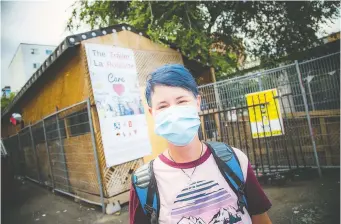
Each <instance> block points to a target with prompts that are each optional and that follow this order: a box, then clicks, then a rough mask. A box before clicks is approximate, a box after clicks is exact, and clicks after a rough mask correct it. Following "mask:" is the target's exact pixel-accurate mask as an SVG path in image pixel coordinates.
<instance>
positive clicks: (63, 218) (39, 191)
mask: <svg viewBox="0 0 341 224" xmlns="http://www.w3.org/2000/svg"><path fill="white" fill-rule="evenodd" d="M264 190H265V192H266V194H267V195H268V197H269V198H270V200H271V202H272V204H273V206H272V208H271V210H270V211H269V215H270V217H271V219H272V222H273V223H274V224H301V223H302V224H305V223H309V224H324V223H328V224H334V223H335V224H336V223H340V222H339V220H340V212H339V211H340V176H339V172H337V173H333V174H330V175H325V177H324V178H323V179H319V178H310V180H298V181H292V182H287V183H286V184H285V185H284V186H268V185H267V186H264ZM1 221H2V222H1V223H3V224H12V223H13V224H14V223H15V224H17V223H25V224H33V223H34V224H40V223H49V224H50V223H52V224H53V223H60V224H70V223H98V224H101V223H112V224H115V223H123V224H124V223H128V210H127V206H124V207H123V209H122V211H121V214H120V215H103V214H102V213H101V209H100V207H98V206H92V205H89V204H86V203H80V202H75V201H74V200H73V199H72V198H70V197H66V196H63V195H60V194H53V193H52V192H51V191H50V190H48V189H45V188H43V187H41V186H39V185H37V184H35V183H32V182H29V181H27V180H20V181H16V189H15V194H14V195H13V196H12V197H11V198H10V200H8V201H2V216H1Z"/></svg>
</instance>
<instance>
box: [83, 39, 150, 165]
mask: <svg viewBox="0 0 341 224" xmlns="http://www.w3.org/2000/svg"><path fill="white" fill-rule="evenodd" d="M85 49H86V55H87V61H88V68H89V73H90V79H91V84H92V90H93V93H94V98H95V102H96V108H97V111H98V116H99V122H100V130H101V134H102V142H103V147H104V155H105V159H106V163H107V167H111V166H114V165H118V164H122V163H125V162H128V161H131V160H134V159H138V158H141V157H143V156H146V155H148V154H150V153H151V144H150V141H149V137H148V130H147V121H146V117H145V114H144V108H143V104H142V100H141V96H140V90H139V84H138V78H137V71H136V64H135V57H134V52H133V51H132V50H130V49H126V48H120V47H113V46H109V45H99V44H85ZM137 146H138V147H137Z"/></svg>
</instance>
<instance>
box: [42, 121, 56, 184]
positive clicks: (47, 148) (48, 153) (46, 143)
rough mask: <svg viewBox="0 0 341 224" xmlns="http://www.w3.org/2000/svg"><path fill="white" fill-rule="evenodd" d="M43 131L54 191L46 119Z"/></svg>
mask: <svg viewBox="0 0 341 224" xmlns="http://www.w3.org/2000/svg"><path fill="white" fill-rule="evenodd" d="M43 131H44V138H45V147H46V152H47V158H48V160H49V170H50V174H51V184H52V189H53V190H54V177H53V171H52V165H51V157H50V149H49V144H48V142H47V136H46V129H45V119H43Z"/></svg>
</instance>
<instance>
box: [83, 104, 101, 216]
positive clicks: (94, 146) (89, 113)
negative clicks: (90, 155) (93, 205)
mask: <svg viewBox="0 0 341 224" xmlns="http://www.w3.org/2000/svg"><path fill="white" fill-rule="evenodd" d="M87 109H88V116H89V125H90V133H91V141H92V148H93V150H94V157H95V160H96V161H95V162H96V172H97V180H98V184H99V193H100V196H101V202H102V212H103V213H105V205H104V196H103V185H102V177H101V172H100V169H99V164H98V157H97V148H96V141H95V133H94V129H93V126H92V117H91V106H90V99H89V98H88V100H87Z"/></svg>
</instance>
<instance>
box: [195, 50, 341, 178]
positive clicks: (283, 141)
mask: <svg viewBox="0 0 341 224" xmlns="http://www.w3.org/2000/svg"><path fill="white" fill-rule="evenodd" d="M339 60H340V53H335V54H331V55H327V56H324V57H321V58H317V59H313V60H309V61H305V62H301V63H298V62H297V61H295V63H293V64H288V65H285V66H282V67H279V68H275V69H271V70H266V71H262V72H258V73H255V74H250V75H246V76H242V77H236V78H232V79H229V80H223V81H220V82H216V83H212V84H208V85H203V86H200V87H199V90H200V95H201V97H202V104H201V110H202V112H201V114H200V116H201V121H202V124H203V125H202V128H201V130H200V136H201V138H202V139H204V140H214V141H223V142H226V143H228V144H229V145H231V146H233V147H236V148H239V149H241V150H243V151H244V152H245V154H246V155H247V156H248V158H249V160H250V162H251V163H252V165H253V166H254V168H255V170H256V174H257V175H258V176H259V175H264V174H269V173H275V172H281V171H288V170H291V169H297V168H304V167H316V168H318V170H319V173H320V167H323V168H330V167H340V150H339V149H340V139H339V136H340V85H339V83H340V64H339ZM264 90H273V91H270V93H269V94H271V95H270V97H271V98H272V102H277V104H276V103H275V105H276V109H275V110H274V111H275V112H274V111H272V113H277V116H278V117H281V122H279V125H280V131H279V132H280V133H282V134H280V135H277V134H273V133H274V131H271V130H270V131H269V133H268V134H267V135H265V136H262V135H260V134H259V130H252V127H253V128H254V127H255V124H254V123H255V122H254V121H253V120H252V119H253V118H255V117H257V114H258V115H259V114H262V113H263V114H265V115H264V116H265V118H266V117H267V116H269V111H267V110H268V109H267V108H268V107H267V106H266V104H268V102H265V101H267V100H265V101H264V97H265V98H266V97H268V98H269V95H265V94H264V96H263V95H262V93H260V94H261V95H259V94H258V96H257V97H260V98H262V99H263V100H262V99H257V98H256V100H255V102H254V103H251V104H250V102H247V100H246V95H247V94H251V93H257V92H262V91H264ZM256 95H257V94H256ZM270 100H271V99H270ZM256 101H257V102H256ZM253 113H254V114H253ZM262 116H263V115H262ZM250 118H251V119H250ZM267 122H268V121H267V120H262V119H261V120H260V121H258V123H259V124H258V125H260V126H263V127H265V126H266V125H268V124H267ZM256 127H258V126H257V125H256ZM268 127H269V128H270V129H271V125H268ZM255 133H256V134H255Z"/></svg>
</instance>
